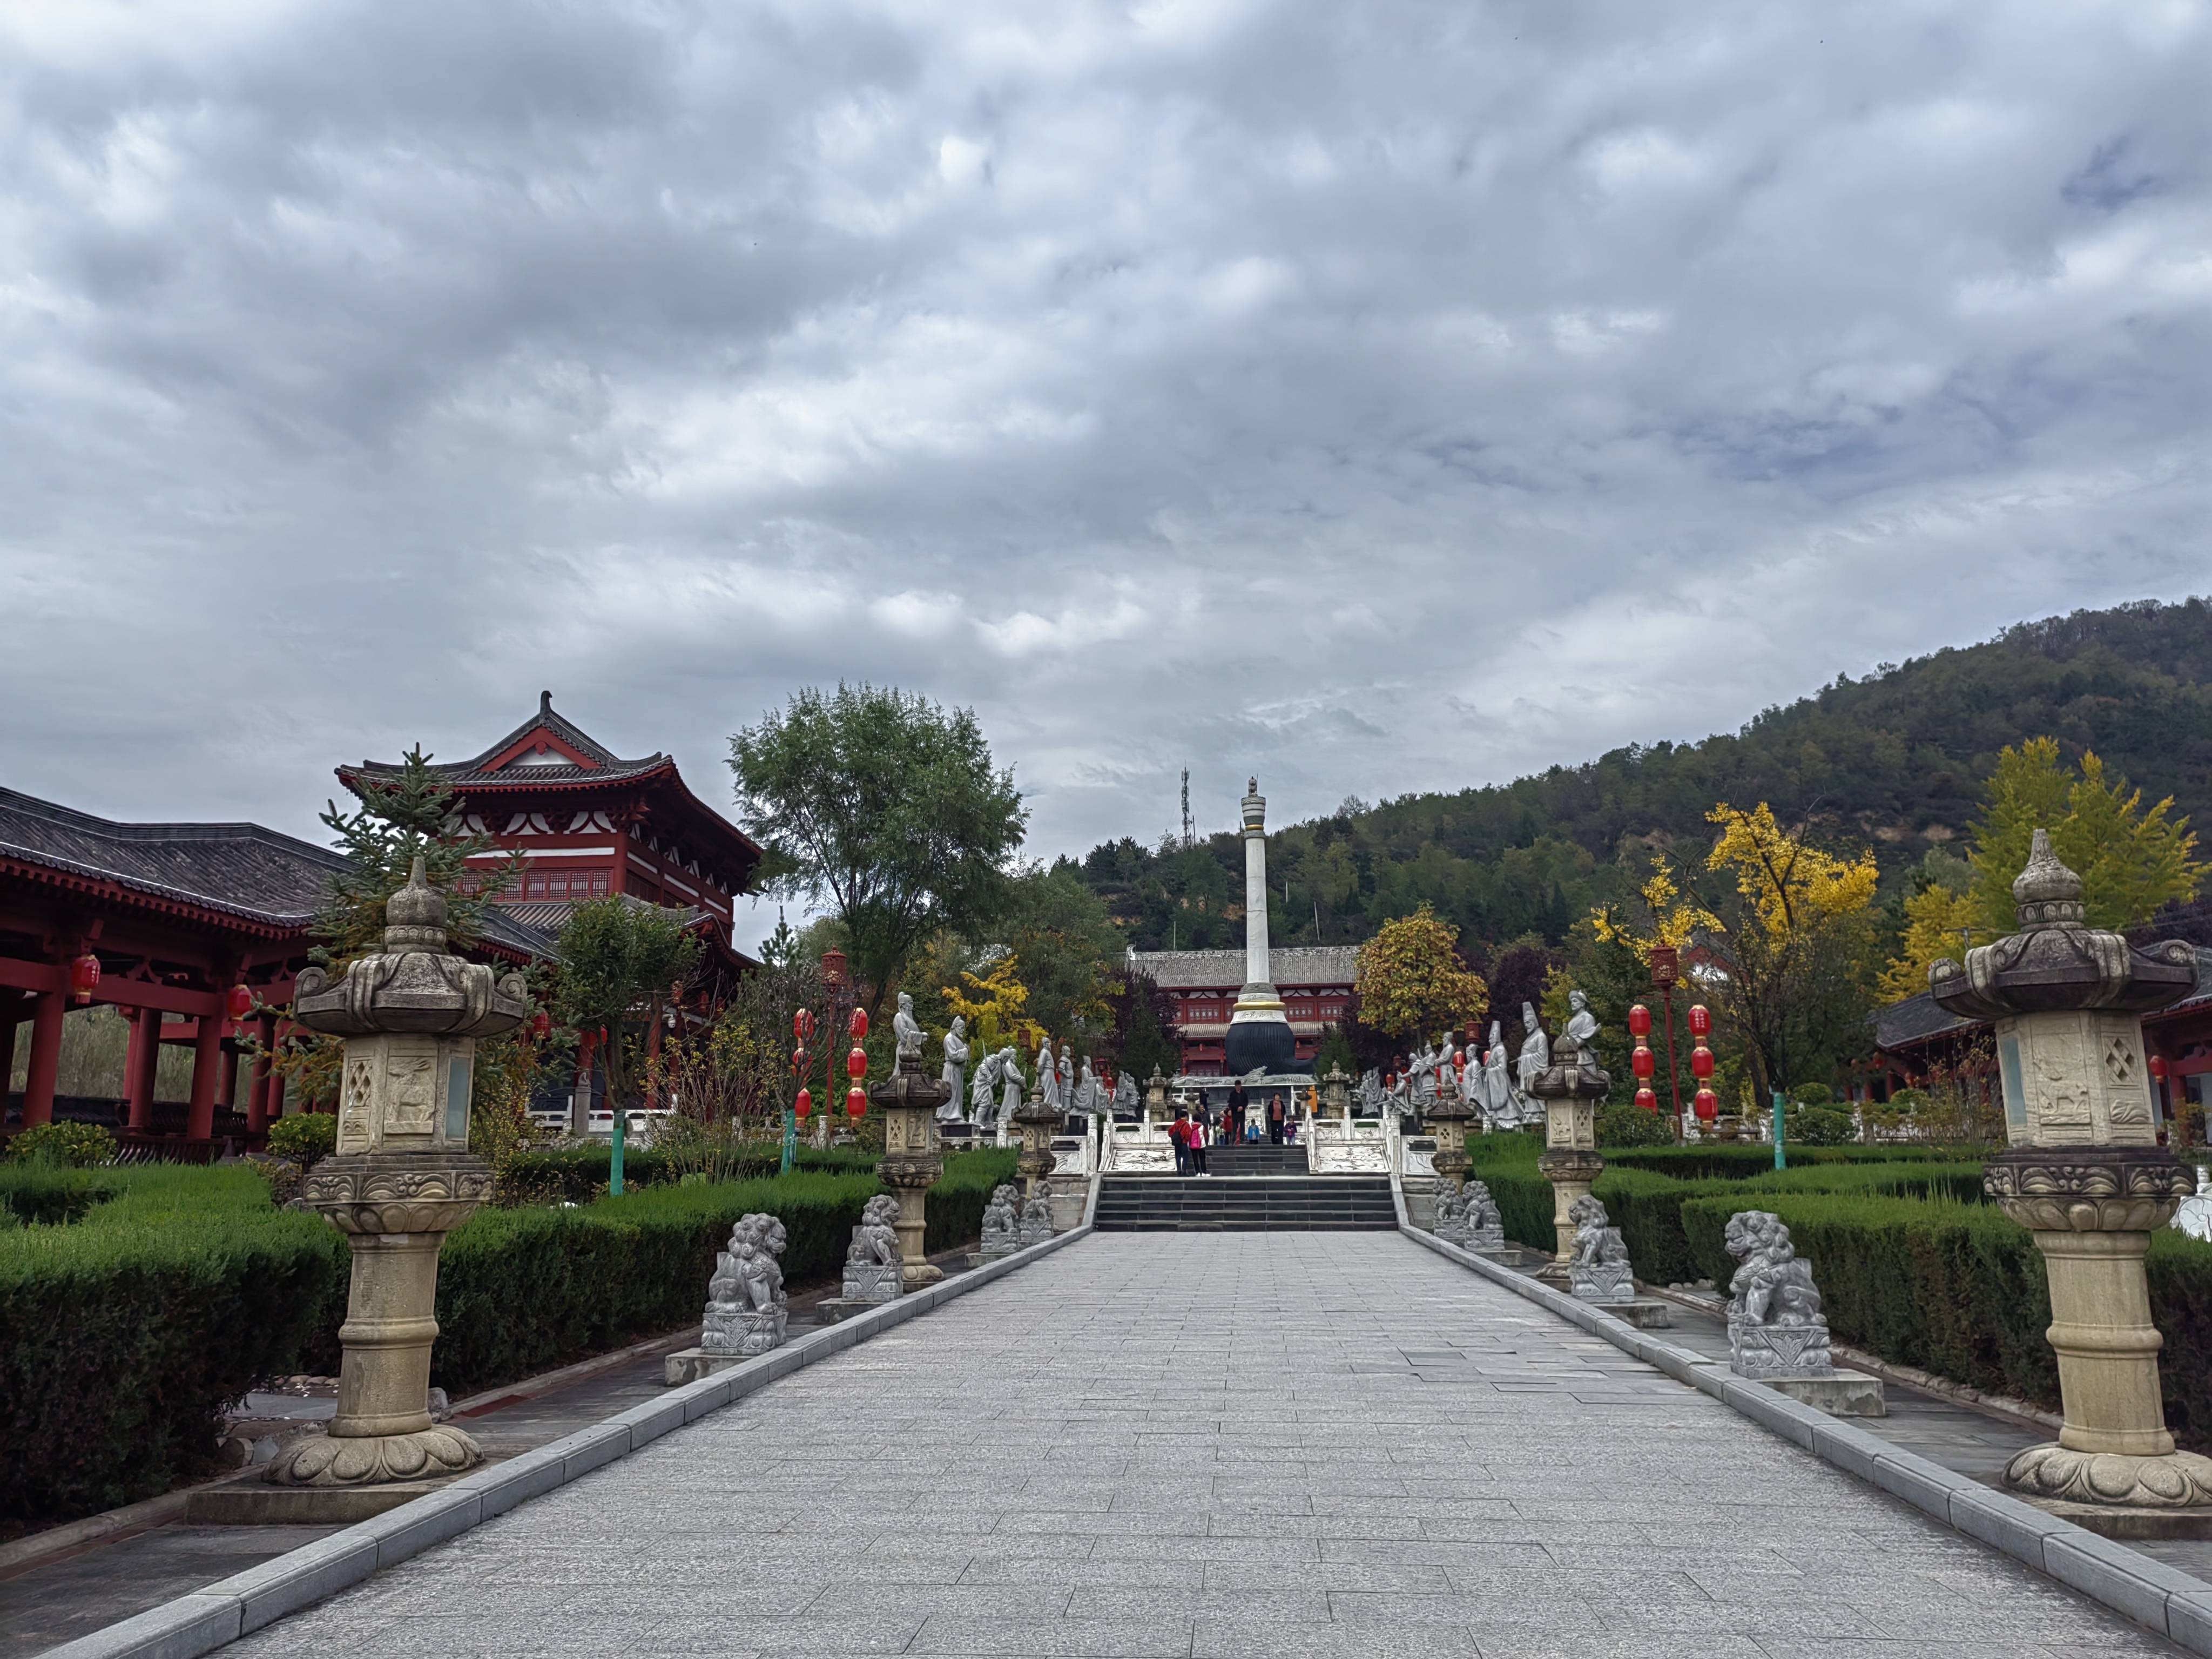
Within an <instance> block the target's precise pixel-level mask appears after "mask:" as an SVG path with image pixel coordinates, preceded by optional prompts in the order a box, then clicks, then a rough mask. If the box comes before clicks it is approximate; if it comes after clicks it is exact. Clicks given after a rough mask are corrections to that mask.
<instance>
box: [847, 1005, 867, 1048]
mask: <svg viewBox="0 0 2212 1659" xmlns="http://www.w3.org/2000/svg"><path fill="white" fill-rule="evenodd" d="M845 1029H846V1030H848V1031H850V1032H851V1033H852V1034H853V1041H854V1042H859V1041H860V1039H861V1038H862V1037H864V1036H867V1034H868V1011H867V1010H866V1009H865V1008H855V1009H854V1010H853V1017H852V1018H850V1019H848V1020H847V1021H846V1022H845Z"/></svg>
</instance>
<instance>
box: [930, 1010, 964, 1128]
mask: <svg viewBox="0 0 2212 1659" xmlns="http://www.w3.org/2000/svg"><path fill="white" fill-rule="evenodd" d="M939 1079H941V1080H942V1081H943V1083H944V1085H945V1089H946V1091H947V1093H946V1095H945V1104H943V1105H942V1106H940V1107H939V1108H938V1109H937V1121H939V1122H940V1123H957V1121H959V1120H960V1117H961V1115H962V1112H963V1109H964V1108H965V1107H966V1105H967V1103H968V1091H967V1082H968V1017H967V1016H966V1015H965V1014H955V1015H953V1016H952V1029H951V1030H949V1031H947V1032H946V1033H945V1069H944V1071H943V1072H941V1073H939Z"/></svg>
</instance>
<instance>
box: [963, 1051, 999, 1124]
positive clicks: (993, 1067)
mask: <svg viewBox="0 0 2212 1659" xmlns="http://www.w3.org/2000/svg"><path fill="white" fill-rule="evenodd" d="M1005 1060H1006V1056H1005V1055H1004V1054H986V1055H984V1056H983V1061H982V1064H981V1065H980V1066H976V1068H975V1080H974V1081H973V1082H971V1083H970V1084H969V1085H968V1113H969V1116H970V1117H971V1118H973V1119H974V1120H975V1123H976V1125H977V1127H981V1128H985V1129H988V1128H993V1127H996V1125H997V1123H998V1121H999V1067H1000V1065H1002V1064H1003V1063H1004V1062H1005Z"/></svg>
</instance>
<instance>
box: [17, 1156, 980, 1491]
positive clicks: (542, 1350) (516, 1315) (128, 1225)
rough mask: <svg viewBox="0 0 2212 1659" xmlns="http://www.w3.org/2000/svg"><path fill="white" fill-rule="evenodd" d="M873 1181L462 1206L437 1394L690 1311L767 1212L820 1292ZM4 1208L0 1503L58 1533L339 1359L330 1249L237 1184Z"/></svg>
mask: <svg viewBox="0 0 2212 1659" xmlns="http://www.w3.org/2000/svg"><path fill="white" fill-rule="evenodd" d="M870 1161H871V1162H872V1160H870ZM1013 1161H1014V1154H1013V1153H1012V1152H998V1151H987V1152H969V1153H965V1154H961V1155H959V1156H957V1157H955V1158H952V1159H951V1160H949V1163H948V1167H947V1170H946V1173H945V1178H944V1180H943V1181H942V1182H939V1184H938V1186H936V1187H935V1188H932V1189H931V1192H930V1195H929V1204H928V1216H929V1226H928V1231H927V1243H928V1248H929V1249H932V1250H939V1249H951V1248H952V1247H954V1246H956V1245H957V1244H959V1243H962V1242H963V1240H965V1239H969V1238H973V1237H976V1236H977V1234H978V1233H979V1232H980V1231H981V1219H982V1211H983V1206H984V1204H985V1202H986V1201H987V1198H988V1196H989V1194H990V1189H991V1188H992V1187H993V1186H994V1185H995V1184H996V1183H997V1182H1000V1181H1002V1180H1006V1179H1007V1178H1009V1177H1010V1176H1012V1170H1013ZM881 1190H882V1188H881V1187H880V1185H879V1184H878V1182H877V1181H876V1179H875V1177H874V1176H873V1175H872V1173H869V1172H866V1171H861V1172H848V1173H843V1174H831V1173H824V1172H819V1171H805V1172H801V1173H798V1174H794V1175H792V1176H784V1177H781V1178H767V1179H761V1180H755V1181H747V1182H714V1183H697V1184H693V1185H688V1186H687V1185H681V1184H677V1185H667V1186H657V1187H651V1188H644V1189H642V1190H640V1191H638V1192H635V1193H626V1194H624V1195H623V1197H621V1198H619V1199H605V1200H600V1201H599V1202H598V1203H594V1204H588V1205H583V1206H576V1207H573V1208H572V1207H563V1206H542V1207H532V1208H526V1209H492V1210H485V1211H483V1212H479V1213H478V1214H477V1216H475V1217H474V1218H471V1220H470V1221H469V1222H468V1223H467V1224H466V1225H464V1226H462V1227H460V1228H459V1229H458V1230H456V1231H454V1232H453V1234H452V1236H451V1237H448V1238H447V1241H446V1247H445V1251H444V1255H443V1258H442V1261H441V1273H440V1275H439V1285H438V1322H439V1324H440V1326H441V1328H442V1331H443V1334H442V1335H441V1338H440V1340H439V1343H438V1346H437V1349H436V1351H435V1381H436V1382H437V1383H438V1384H439V1385H440V1386H441V1387H443V1388H445V1389H447V1390H448V1391H449V1392H451V1393H453V1394H454V1395H462V1394H467V1393H471V1392H475V1391H477V1390H479V1389H486V1388H491V1387H495V1386H497V1385H498V1384H500V1383H507V1382H511V1381H513V1380H514V1379H516V1378H518V1377H521V1376H529V1375H531V1374H532V1373H533V1372H536V1371H538V1370H544V1369H546V1368H547V1367H549V1366H553V1365H558V1364H562V1363H564V1362H566V1361H568V1360H571V1359H574V1358H580V1357H581V1356H583V1355H586V1354H589V1353H592V1352H601V1351H604V1350H605V1349H607V1348H611V1347H615V1346H620V1345H621V1344H623V1343H624V1342H626V1341H629V1340H635V1338H637V1337H638V1336H641V1335H643V1334H649V1333H652V1332H656V1331H663V1330H667V1329H670V1328H673V1327H676V1326H679V1325H682V1324H684V1323H685V1322H688V1321H690V1320H692V1319H696V1317H697V1316H698V1314H699V1310H700V1307H701V1305H702V1302H703V1300H704V1297H705V1295H706V1288H707V1282H708V1278H709V1277H710V1276H711V1275H712V1273H713V1268H714V1253H715V1252H716V1251H717V1250H718V1249H720V1248H721V1246H722V1245H723V1244H724V1243H726V1242H727V1240H728V1238H729V1233H730V1227H731V1225H732V1223H733V1222H735V1221H736V1219H737V1218H738V1216H740V1215H742V1214H744V1213H745V1212H747V1211H748V1210H765V1211H769V1212H772V1213H774V1214H775V1215H777V1216H779V1217H781V1218H782V1220H783V1223H784V1226H785V1229H786V1231H787V1233H788V1235H789V1240H790V1242H789V1244H788V1246H787V1249H786V1251H785V1255H784V1259H783V1260H784V1273H785V1276H786V1278H787V1280H788V1281H789V1282H790V1283H791V1284H793V1285H808V1284H819V1283H821V1282H823V1281H824V1280H826V1279H833V1278H835V1277H836V1274H837V1273H839V1272H840V1271H841V1269H842V1262H843V1260H844V1253H845V1249H846V1244H847V1242H848V1239H849V1237H850V1236H851V1231H852V1227H853V1225H854V1222H856V1221H857V1220H858V1219H859V1218H860V1211H861V1208H862V1206H864V1205H866V1202H867V1200H868V1199H869V1198H871V1197H872V1196H873V1195H874V1194H876V1193H878V1192H879V1191H881ZM0 1210H4V1212H5V1213H6V1214H8V1215H9V1216H10V1217H16V1218H22V1219H24V1220H27V1221H29V1222H32V1223H33V1224H46V1225H15V1226H13V1227H10V1228H9V1229H8V1230H7V1231H5V1232H4V1233H0V1513H4V1514H7V1515H9V1516H21V1517H24V1518H31V1517H38V1518H40V1519H45V1520H57V1521H58V1520H65V1519H68V1518H69V1517H70V1516H77V1515H83V1514H88V1513H90V1512H93V1511H94V1510H101V1509H107V1508H112V1507H113V1506H115V1505H117V1504H127V1503H132V1502H135V1501H137V1499H139V1498H149V1497H153V1496H155V1495H156V1494H157V1493H160V1492H166V1491H167V1490H169V1489H170V1488H171V1487H172V1486H175V1485H177V1484H178V1483H179V1481H180V1480H185V1479H187V1478H190V1477H191V1476H193V1475H195V1474H204V1473H207V1472H209V1471H210V1467H211V1460H212V1457H213V1454H214V1451H215V1446H216V1435H217V1433H218V1431H219V1428H220V1425H221V1420H222V1410H223V1407H225V1406H227V1405H228V1404H229V1403H230V1402H231V1401H235V1400H237V1399H238V1398H239V1397H240V1395H244V1394H245V1393H246V1391H247V1390H248V1389H251V1388H252V1387H253V1386H254V1384H255V1383H258V1382H259V1381H260V1380H262V1379H264V1378H266V1377H270V1376H282V1375H284V1374H286V1373H289V1372H293V1371H300V1370H313V1371H328V1370H331V1369H332V1368H334V1366H335V1364H336V1363H337V1328H338V1325H339V1322H341V1320H342V1319H343V1316H344V1311H345V1298H346V1284H347V1273H348V1264H349V1253H348V1250H347V1248H346V1244H345V1241H344V1239H343V1237H341V1236H340V1235H339V1234H338V1233H337V1231H336V1230H334V1229H333V1228H331V1226H330V1225H328V1224H327V1223H325V1221H324V1220H323V1219H322V1218H320V1217H319V1216H316V1215H312V1214H306V1213H301V1212H292V1211H280V1210H277V1209H275V1208H274V1207H272V1206H271V1205H270V1201H269V1192H268V1188H267V1186H266V1185H265V1184H264V1182H263V1181H262V1179H261V1178H260V1176H258V1175H257V1174H256V1173H255V1172H254V1171H252V1170H246V1169H236V1168H217V1169H191V1168H181V1167H176V1166H169V1165H158V1164H155V1165H140V1166H132V1167H131V1168H128V1169H122V1170H93V1171H83V1172H72V1171H66V1170H61V1171H39V1170H28V1171H14V1170H11V1171H9V1173H8V1175H7V1176H6V1177H5V1178H4V1179H0ZM57 1223H58V1224H62V1225H53V1224H57Z"/></svg>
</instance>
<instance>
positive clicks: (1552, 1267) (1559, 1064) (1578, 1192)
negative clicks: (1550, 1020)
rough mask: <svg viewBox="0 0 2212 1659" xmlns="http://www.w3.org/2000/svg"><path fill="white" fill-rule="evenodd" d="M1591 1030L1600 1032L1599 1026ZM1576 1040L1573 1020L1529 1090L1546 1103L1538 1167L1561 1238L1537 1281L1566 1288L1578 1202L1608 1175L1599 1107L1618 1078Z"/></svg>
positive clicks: (1573, 1247)
mask: <svg viewBox="0 0 2212 1659" xmlns="http://www.w3.org/2000/svg"><path fill="white" fill-rule="evenodd" d="M1591 1029H1592V1030H1593V1031H1594V1030H1595V1024H1593V1025H1592V1027H1591ZM1573 1038H1574V1031H1573V1023H1572V1022H1570V1023H1569V1028H1568V1031H1567V1033H1565V1034H1563V1036H1562V1037H1561V1040H1560V1045H1559V1053H1558V1054H1556V1055H1555V1056H1554V1057H1553V1063H1552V1064H1550V1065H1547V1066H1545V1067H1544V1069H1543V1070H1541V1071H1540V1072H1538V1073H1536V1074H1535V1076H1534V1077H1533V1078H1532V1079H1529V1083H1528V1092H1529V1093H1530V1094H1532V1095H1534V1096H1535V1097H1536V1098H1537V1099H1539V1100H1541V1101H1542V1102H1543V1103H1544V1151H1543V1154H1542V1156H1541V1157H1540V1158H1537V1160H1536V1169H1537V1170H1538V1172H1539V1173H1540V1174H1541V1175H1542V1176H1543V1177H1544V1179H1545V1180H1547V1181H1548V1182H1551V1183H1552V1229H1553V1234H1554V1235H1555V1236H1556V1237H1557V1238H1558V1240H1559V1253H1558V1254H1557V1255H1554V1256H1553V1259H1552V1260H1551V1261H1549V1262H1547V1263H1546V1264H1545V1266H1544V1267H1542V1268H1541V1269H1540V1270H1539V1271H1538V1273H1537V1277H1538V1278H1540V1279H1553V1280H1557V1281H1558V1282H1559V1283H1561V1284H1564V1283H1565V1282H1566V1279H1567V1265H1568V1263H1569V1262H1570V1261H1571V1260H1572V1259H1573V1257H1574V1253H1575V1231H1576V1225H1577V1224H1576V1223H1575V1221H1574V1220H1573V1218H1572V1217H1571V1212H1572V1211H1573V1209H1574V1206H1575V1200H1577V1199H1581V1198H1586V1197H1588V1196H1589V1189H1590V1188H1591V1186H1592V1184H1593V1183H1594V1182H1596V1180H1597V1178H1598V1176H1601V1175H1602V1174H1603V1173H1604V1172H1605V1158H1604V1157H1603V1156H1602V1155H1601V1153H1600V1152H1598V1149H1597V1103H1598V1102H1600V1101H1601V1100H1603V1099H1604V1098H1605V1097H1606V1096H1607V1094H1608V1093H1610V1092H1611V1091H1612V1088H1613V1079H1611V1078H1609V1077H1607V1075H1606V1073H1604V1072H1603V1071H1601V1070H1600V1069H1599V1067H1598V1064H1597V1059H1596V1056H1595V1054H1594V1052H1593V1051H1592V1050H1591V1049H1590V1048H1588V1047H1587V1046H1578V1045H1577V1043H1576V1042H1574V1040H1573ZM1583 1042H1584V1043H1586V1042H1587V1039H1586V1038H1585V1039H1583Z"/></svg>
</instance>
